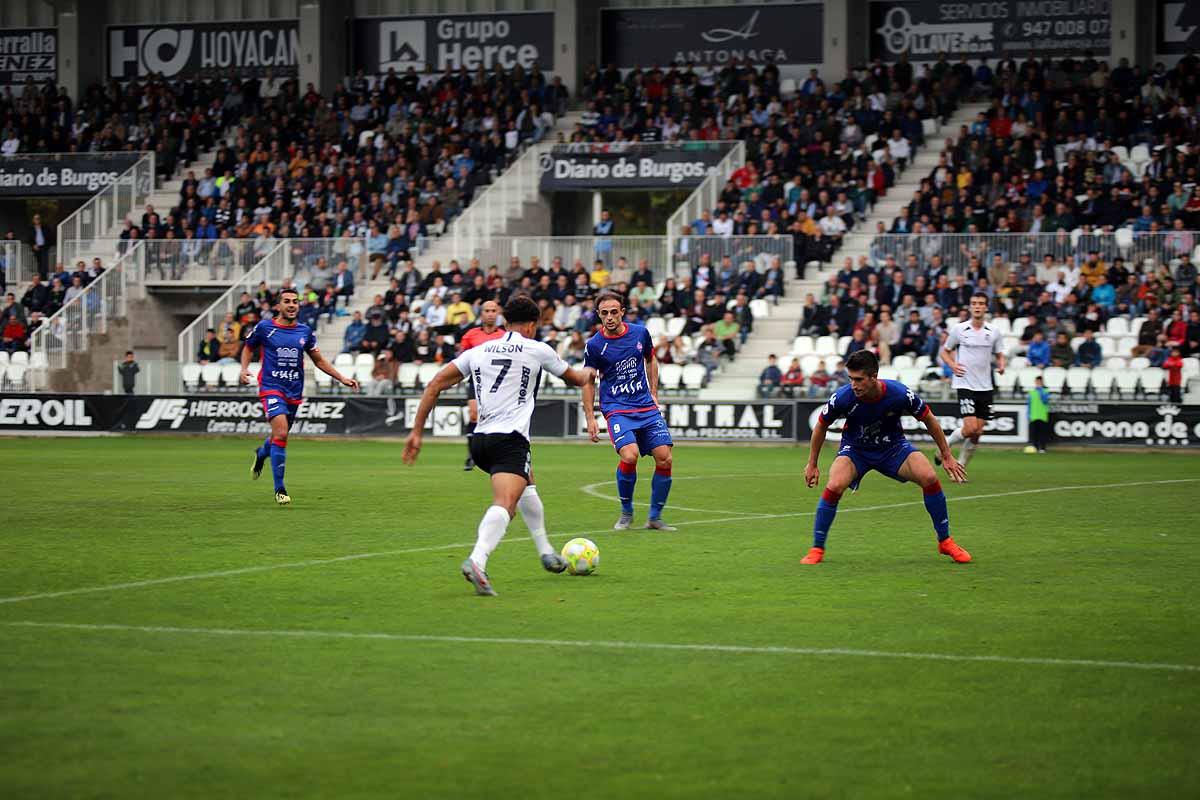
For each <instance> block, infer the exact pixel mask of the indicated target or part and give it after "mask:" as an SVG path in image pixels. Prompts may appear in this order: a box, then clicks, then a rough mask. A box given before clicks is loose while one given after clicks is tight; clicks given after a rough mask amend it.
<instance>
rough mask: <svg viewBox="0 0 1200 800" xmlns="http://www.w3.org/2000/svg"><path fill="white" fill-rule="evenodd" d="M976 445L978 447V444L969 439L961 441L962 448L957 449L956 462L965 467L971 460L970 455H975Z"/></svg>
mask: <svg viewBox="0 0 1200 800" xmlns="http://www.w3.org/2000/svg"><path fill="white" fill-rule="evenodd" d="M977 447H979V445H977V444H975V443H974V442H972V441H971V440H970V439H967V440H966V441H965V442H963V446H962V450H961V451H959V454H958V463H959V464H962V465H963V466H964V467H965V466H966V465H967V464H968V463H969V462H970V461H971V456H973V455H975V449H976V448H977Z"/></svg>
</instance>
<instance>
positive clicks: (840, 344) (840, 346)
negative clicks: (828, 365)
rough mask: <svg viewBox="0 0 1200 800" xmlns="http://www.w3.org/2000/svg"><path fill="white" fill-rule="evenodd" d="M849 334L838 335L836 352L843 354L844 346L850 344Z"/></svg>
mask: <svg viewBox="0 0 1200 800" xmlns="http://www.w3.org/2000/svg"><path fill="white" fill-rule="evenodd" d="M851 338H852V337H850V336H839V337H838V340H837V354H838V355H839V356H840V355H844V354H845V352H846V348H847V347H849V346H850V339H851Z"/></svg>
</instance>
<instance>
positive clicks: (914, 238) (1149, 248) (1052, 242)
mask: <svg viewBox="0 0 1200 800" xmlns="http://www.w3.org/2000/svg"><path fill="white" fill-rule="evenodd" d="M1092 251H1096V252H1097V253H1098V254H1099V256H1100V258H1101V259H1102V260H1103V261H1104V262H1105V263H1106V264H1111V263H1112V261H1113V259H1115V258H1117V257H1121V258H1123V259H1125V262H1126V265H1127V266H1128V268H1129V269H1130V270H1132V271H1138V272H1140V271H1143V270H1144V268H1145V266H1146V261H1147V260H1150V261H1152V262H1153V266H1154V267H1158V266H1161V265H1164V264H1170V263H1171V262H1172V261H1175V260H1176V259H1178V258H1179V256H1181V255H1183V254H1185V253H1186V254H1188V255H1190V256H1191V257H1192V259H1193V261H1195V260H1196V259H1197V257H1198V256H1200V231H1169V232H1166V233H1162V232H1154V233H1151V232H1134V231H1132V230H1130V229H1128V228H1124V229H1120V230H1117V231H1113V232H1111V233H1097V232H1094V231H1082V230H1078V229H1077V230H1074V231H1070V232H1067V231H1060V232H1058V233H1036V234H1035V233H981V234H974V233H928V234H927V233H908V234H898V233H889V234H882V235H880V234H867V233H848V234H846V235H845V236H844V237H843V239H842V245H841V247H840V248H839V249H838V251H837V252H836V253H834V256H833V264H834V265H835V266H840V265H841V263H842V261H843V259H844V258H845V257H846V256H851V257H853V258H854V259H855V261H857V260H858V257H859V256H860V255H866V256H867V258H868V261H869V262H870V263H871V264H872V265H873V266H877V267H881V266H884V265H885V264H886V261H887V257H888V256H889V255H890V256H895V258H896V264H897V266H899V267H903V266H904V265H905V262H906V261H907V258H908V256H909V255H915V256H917V260H918V262H919V263H920V264H922V265H923V266H926V267H927V265H928V263H929V261H930V259H931V258H932V257H933V256H935V255H938V256H941V257H942V264H943V265H944V267H945V268H946V269H947V271H948V272H950V273H951V274H960V275H961V274H964V273H965V272H966V271H967V269H968V268H969V267H970V263H971V257H972V256H978V257H979V261H980V264H981V266H982V267H983V268H984V269H985V270H986V269H987V268H988V267H989V266H990V265H991V264H992V262H993V260H994V257H995V256H997V255H999V256H1000V257H1001V259H1002V260H1003V261H1004V262H1005V263H1006V264H1009V265H1011V264H1013V263H1016V262H1018V261H1019V260H1020V258H1021V256H1023V255H1029V256H1030V257H1031V258H1032V260H1033V262H1034V264H1035V265H1037V266H1040V265H1041V263H1042V261H1043V259H1044V258H1045V256H1047V255H1049V256H1051V257H1053V259H1054V263H1055V264H1056V265H1062V264H1067V263H1068V262H1069V263H1071V264H1074V265H1076V266H1078V265H1079V264H1082V263H1083V262H1084V261H1086V260H1087V259H1088V258H1089V257H1090V254H1091V252H1092ZM906 277H909V278H911V277H912V276H906Z"/></svg>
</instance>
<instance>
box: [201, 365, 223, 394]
mask: <svg viewBox="0 0 1200 800" xmlns="http://www.w3.org/2000/svg"><path fill="white" fill-rule="evenodd" d="M200 379H201V380H202V381H204V388H205V389H209V390H212V389H216V388H217V387H218V385H220V382H221V365H220V364H205V365H204V366H202V367H201V368H200Z"/></svg>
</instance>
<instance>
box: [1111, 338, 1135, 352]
mask: <svg viewBox="0 0 1200 800" xmlns="http://www.w3.org/2000/svg"><path fill="white" fill-rule="evenodd" d="M1135 347H1137V338H1135V337H1133V336H1123V337H1122V338H1121V339H1120V340H1119V341H1118V342H1117V351H1116V352H1115V353H1113V355H1115V356H1128V355H1132V354H1133V348H1135Z"/></svg>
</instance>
